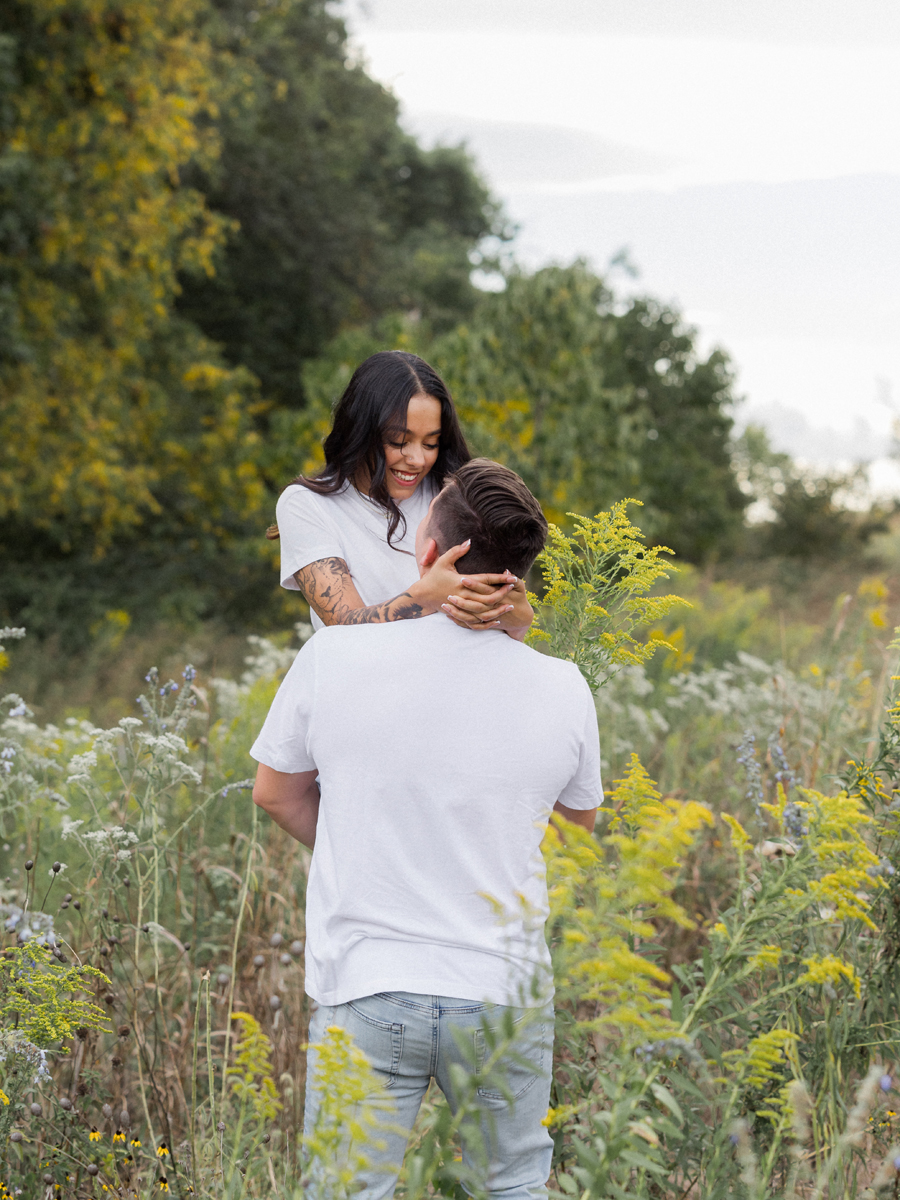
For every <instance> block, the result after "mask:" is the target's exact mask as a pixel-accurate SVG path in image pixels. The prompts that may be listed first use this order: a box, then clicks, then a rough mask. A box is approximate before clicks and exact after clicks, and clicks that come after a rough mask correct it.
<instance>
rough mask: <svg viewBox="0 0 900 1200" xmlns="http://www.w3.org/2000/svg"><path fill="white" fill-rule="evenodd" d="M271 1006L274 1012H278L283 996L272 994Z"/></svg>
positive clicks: (270, 998)
mask: <svg viewBox="0 0 900 1200" xmlns="http://www.w3.org/2000/svg"><path fill="white" fill-rule="evenodd" d="M269 1008H271V1010H272V1012H278V1010H279V1008H281V997H280V996H270V997H269Z"/></svg>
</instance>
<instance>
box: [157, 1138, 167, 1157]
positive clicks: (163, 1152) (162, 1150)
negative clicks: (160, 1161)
mask: <svg viewBox="0 0 900 1200" xmlns="http://www.w3.org/2000/svg"><path fill="white" fill-rule="evenodd" d="M168 1153H169V1147H168V1146H167V1145H166V1143H165V1142H160V1143H159V1149H158V1150H157V1151H156V1157H157V1158H165V1157H166V1156H167V1155H168Z"/></svg>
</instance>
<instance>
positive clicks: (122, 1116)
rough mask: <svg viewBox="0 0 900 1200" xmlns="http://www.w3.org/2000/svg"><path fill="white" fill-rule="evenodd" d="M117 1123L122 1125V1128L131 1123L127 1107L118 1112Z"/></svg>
mask: <svg viewBox="0 0 900 1200" xmlns="http://www.w3.org/2000/svg"><path fill="white" fill-rule="evenodd" d="M119 1124H120V1125H121V1126H122V1128H123V1129H127V1128H128V1126H129V1125H130V1124H131V1117H130V1116H129V1115H128V1109H127V1108H123V1109H122V1111H121V1112H120V1113H119Z"/></svg>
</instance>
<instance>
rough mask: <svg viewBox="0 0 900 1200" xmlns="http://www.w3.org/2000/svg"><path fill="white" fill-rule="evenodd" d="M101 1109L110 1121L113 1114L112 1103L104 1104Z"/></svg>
mask: <svg viewBox="0 0 900 1200" xmlns="http://www.w3.org/2000/svg"><path fill="white" fill-rule="evenodd" d="M100 1111H101V1112H102V1113H103V1115H104V1117H106V1119H107V1121H108V1120H109V1118H110V1117H111V1116H112V1105H111V1104H104V1105H103V1107H102V1108H101V1109H100Z"/></svg>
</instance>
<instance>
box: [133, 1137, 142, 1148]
mask: <svg viewBox="0 0 900 1200" xmlns="http://www.w3.org/2000/svg"><path fill="white" fill-rule="evenodd" d="M131 1144H132V1146H134V1148H135V1150H140V1148H141V1139H140V1138H136V1137H133V1138H132V1139H131Z"/></svg>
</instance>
